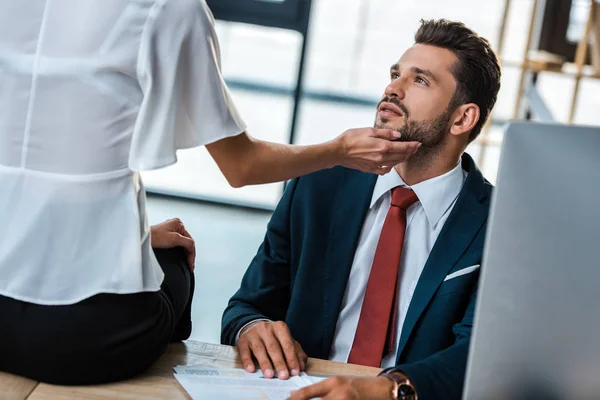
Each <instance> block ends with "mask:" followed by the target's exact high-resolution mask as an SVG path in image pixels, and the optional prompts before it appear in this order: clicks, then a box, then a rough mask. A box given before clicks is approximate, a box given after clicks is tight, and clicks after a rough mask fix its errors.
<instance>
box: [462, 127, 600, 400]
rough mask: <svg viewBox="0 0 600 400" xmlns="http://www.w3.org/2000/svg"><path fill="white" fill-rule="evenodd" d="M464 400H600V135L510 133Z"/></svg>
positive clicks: (546, 130)
mask: <svg viewBox="0 0 600 400" xmlns="http://www.w3.org/2000/svg"><path fill="white" fill-rule="evenodd" d="M480 279H481V280H480V286H479V297H478V299H477V306H476V314H475V325H474V329H473V336H472V339H471V347H470V352H469V358H468V366H467V374H466V382H465V390H464V395H463V398H464V399H465V400H491V399H494V400H496V399H511V400H514V399H531V400H533V399H535V400H544V399H600V128H598V127H582V126H565V125H552V124H538V123H528V122H516V123H512V124H510V125H509V126H508V128H507V130H506V135H505V138H504V144H503V148H502V153H501V158H500V167H499V172H498V180H497V186H496V189H495V192H494V197H493V200H492V208H491V214H490V221H489V223H488V232H487V239H486V245H485V250H484V259H483V263H482V275H481V278H480Z"/></svg>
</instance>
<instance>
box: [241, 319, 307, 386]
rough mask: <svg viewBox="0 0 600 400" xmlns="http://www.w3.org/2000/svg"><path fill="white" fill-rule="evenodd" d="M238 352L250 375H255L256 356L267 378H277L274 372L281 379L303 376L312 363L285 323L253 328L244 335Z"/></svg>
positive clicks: (253, 326)
mask: <svg viewBox="0 0 600 400" xmlns="http://www.w3.org/2000/svg"><path fill="white" fill-rule="evenodd" d="M237 348H238V350H239V352H240V357H241V358H242V366H243V367H244V368H245V369H246V371H248V372H254V362H253V360H252V356H253V355H254V357H255V358H256V360H257V361H258V364H259V365H260V369H261V370H262V373H263V375H264V377H265V378H273V377H274V376H275V373H274V372H273V371H274V370H275V371H277V377H278V378H279V379H288V378H289V377H290V376H296V375H299V374H300V371H304V369H305V368H306V361H307V359H308V357H307V356H306V353H305V352H304V350H302V346H300V343H298V342H296V341H295V340H294V339H293V338H292V334H291V333H290V330H289V328H288V326H287V325H286V324H285V322H283V321H278V322H267V321H262V322H258V323H256V324H255V325H249V326H248V327H247V328H245V329H244V330H242V332H241V333H240V338H239V339H238V342H237ZM273 367H274V369H273Z"/></svg>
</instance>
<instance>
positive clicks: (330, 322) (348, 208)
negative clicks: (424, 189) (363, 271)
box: [322, 170, 377, 357]
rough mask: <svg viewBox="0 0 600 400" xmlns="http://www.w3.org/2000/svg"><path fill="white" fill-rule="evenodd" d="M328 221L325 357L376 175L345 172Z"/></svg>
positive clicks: (324, 325) (324, 324) (324, 316)
mask: <svg viewBox="0 0 600 400" xmlns="http://www.w3.org/2000/svg"><path fill="white" fill-rule="evenodd" d="M345 172H346V174H345V176H344V178H343V179H342V180H341V181H340V182H339V186H338V187H339V189H338V193H337V195H336V198H335V203H334V211H333V213H332V217H331V224H330V231H329V238H328V243H327V253H326V261H325V271H324V281H325V282H324V288H325V290H324V293H323V335H322V346H323V347H322V350H323V354H325V357H327V355H328V354H329V351H330V349H331V344H332V342H333V336H334V334H335V328H336V324H337V319H338V316H339V314H340V307H341V304H342V300H343V297H344V293H345V291H346V285H347V283H348V277H349V276H350V270H351V269H352V262H353V261H354V254H355V252H356V247H357V246H358V240H359V238H360V233H361V230H362V226H363V222H364V220H365V216H366V214H367V211H368V210H369V205H370V203H371V197H372V196H373V188H374V187H375V183H376V182H377V175H371V174H365V173H361V172H356V171H351V170H346V171H345Z"/></svg>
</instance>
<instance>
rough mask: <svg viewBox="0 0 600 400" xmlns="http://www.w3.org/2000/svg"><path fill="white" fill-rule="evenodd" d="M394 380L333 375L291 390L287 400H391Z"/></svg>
mask: <svg viewBox="0 0 600 400" xmlns="http://www.w3.org/2000/svg"><path fill="white" fill-rule="evenodd" d="M393 389H394V382H392V381H391V380H390V379H388V378H386V377H377V378H342V377H338V376H336V377H334V378H329V379H327V380H324V381H323V382H320V383H317V384H314V385H311V386H307V387H305V388H303V389H300V390H298V391H295V392H292V396H291V397H290V398H289V400H308V399H314V398H322V399H323V400H359V399H360V400H392V390H393Z"/></svg>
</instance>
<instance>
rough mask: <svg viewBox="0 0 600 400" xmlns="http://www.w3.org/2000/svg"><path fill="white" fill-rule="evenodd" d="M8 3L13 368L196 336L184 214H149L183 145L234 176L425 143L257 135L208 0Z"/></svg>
mask: <svg viewBox="0 0 600 400" xmlns="http://www.w3.org/2000/svg"><path fill="white" fill-rule="evenodd" d="M0 10H2V12H1V13H0V221H1V224H0V315H1V318H2V323H0V370H3V371H7V372H11V373H16V374H21V375H24V376H28V377H31V378H33V379H36V380H40V381H45V382H50V383H57V384H87V383H100V382H108V381H113V380H119V379H124V378H128V377H130V376H133V375H135V374H137V373H139V372H141V371H143V370H144V369H145V368H147V367H148V366H149V365H150V364H151V363H152V362H154V361H155V360H156V359H157V358H158V357H159V356H160V354H161V353H162V352H163V351H164V349H165V348H166V346H167V344H168V343H169V342H170V341H173V340H182V339H185V338H187V337H188V336H189V333H190V329H191V322H190V315H189V308H190V304H191V296H192V293H193V274H192V273H191V271H190V269H189V268H188V264H189V265H190V266H191V265H193V256H194V253H193V251H194V250H193V249H194V248H193V240H192V239H191V237H190V236H189V234H187V232H186V231H185V228H184V226H183V224H181V222H179V221H177V220H174V221H168V222H166V223H165V224H161V225H159V226H156V227H152V229H151V228H150V227H148V225H147V219H146V214H145V192H144V188H143V185H142V181H141V179H140V176H139V173H138V171H141V170H150V169H155V168H161V167H164V166H167V165H170V164H172V163H174V162H175V161H176V156H175V153H176V150H177V149H183V148H190V147H194V146H201V145H205V146H207V149H208V150H209V152H210V154H211V155H212V157H213V158H214V159H215V161H216V162H217V164H218V165H219V168H220V169H221V171H222V172H223V174H224V175H225V177H226V178H227V180H228V181H229V183H230V184H231V185H232V186H235V187H239V186H244V185H248V184H257V183H267V182H274V181H281V180H285V179H289V178H292V177H295V176H299V175H302V174H306V173H310V172H313V171H315V170H318V169H322V168H331V167H333V166H336V165H343V166H346V167H350V168H356V169H361V170H363V171H366V172H373V173H380V174H381V173H385V172H388V171H389V169H390V168H391V166H393V165H395V164H397V163H399V162H401V161H403V160H404V159H406V158H407V157H409V156H410V155H412V154H413V153H414V151H416V148H417V146H418V144H417V143H399V142H392V140H395V139H397V137H396V136H397V134H395V133H393V132H391V131H387V130H373V129H358V130H350V131H346V132H345V133H343V134H342V135H340V136H339V137H338V138H336V139H334V140H333V141H330V142H327V143H324V144H320V145H314V146H291V145H283V144H275V143H268V142H263V141H260V140H256V139H253V138H251V137H250V136H249V135H248V134H247V133H246V132H245V129H246V126H245V125H244V122H243V121H242V119H241V117H240V116H239V115H238V113H237V111H236V109H235V107H234V105H233V103H232V101H231V98H230V95H229V92H228V90H227V88H226V86H225V83H224V81H223V78H222V76H221V73H220V61H219V47H218V43H217V38H216V36H215V32H214V27H213V20H212V16H211V14H210V11H209V10H208V8H207V6H206V4H205V3H204V1H203V0H77V1H75V0H40V1H14V0H0ZM382 166H389V167H382ZM201 174H202V171H198V175H199V179H201ZM151 231H152V234H151ZM176 246H183V247H184V248H186V249H187V255H186V254H185V253H184V250H183V249H182V247H176ZM153 247H154V251H153V249H152V248H153ZM159 248H162V249H159ZM169 248H170V249H169ZM186 257H187V258H186ZM186 260H187V262H186Z"/></svg>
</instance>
